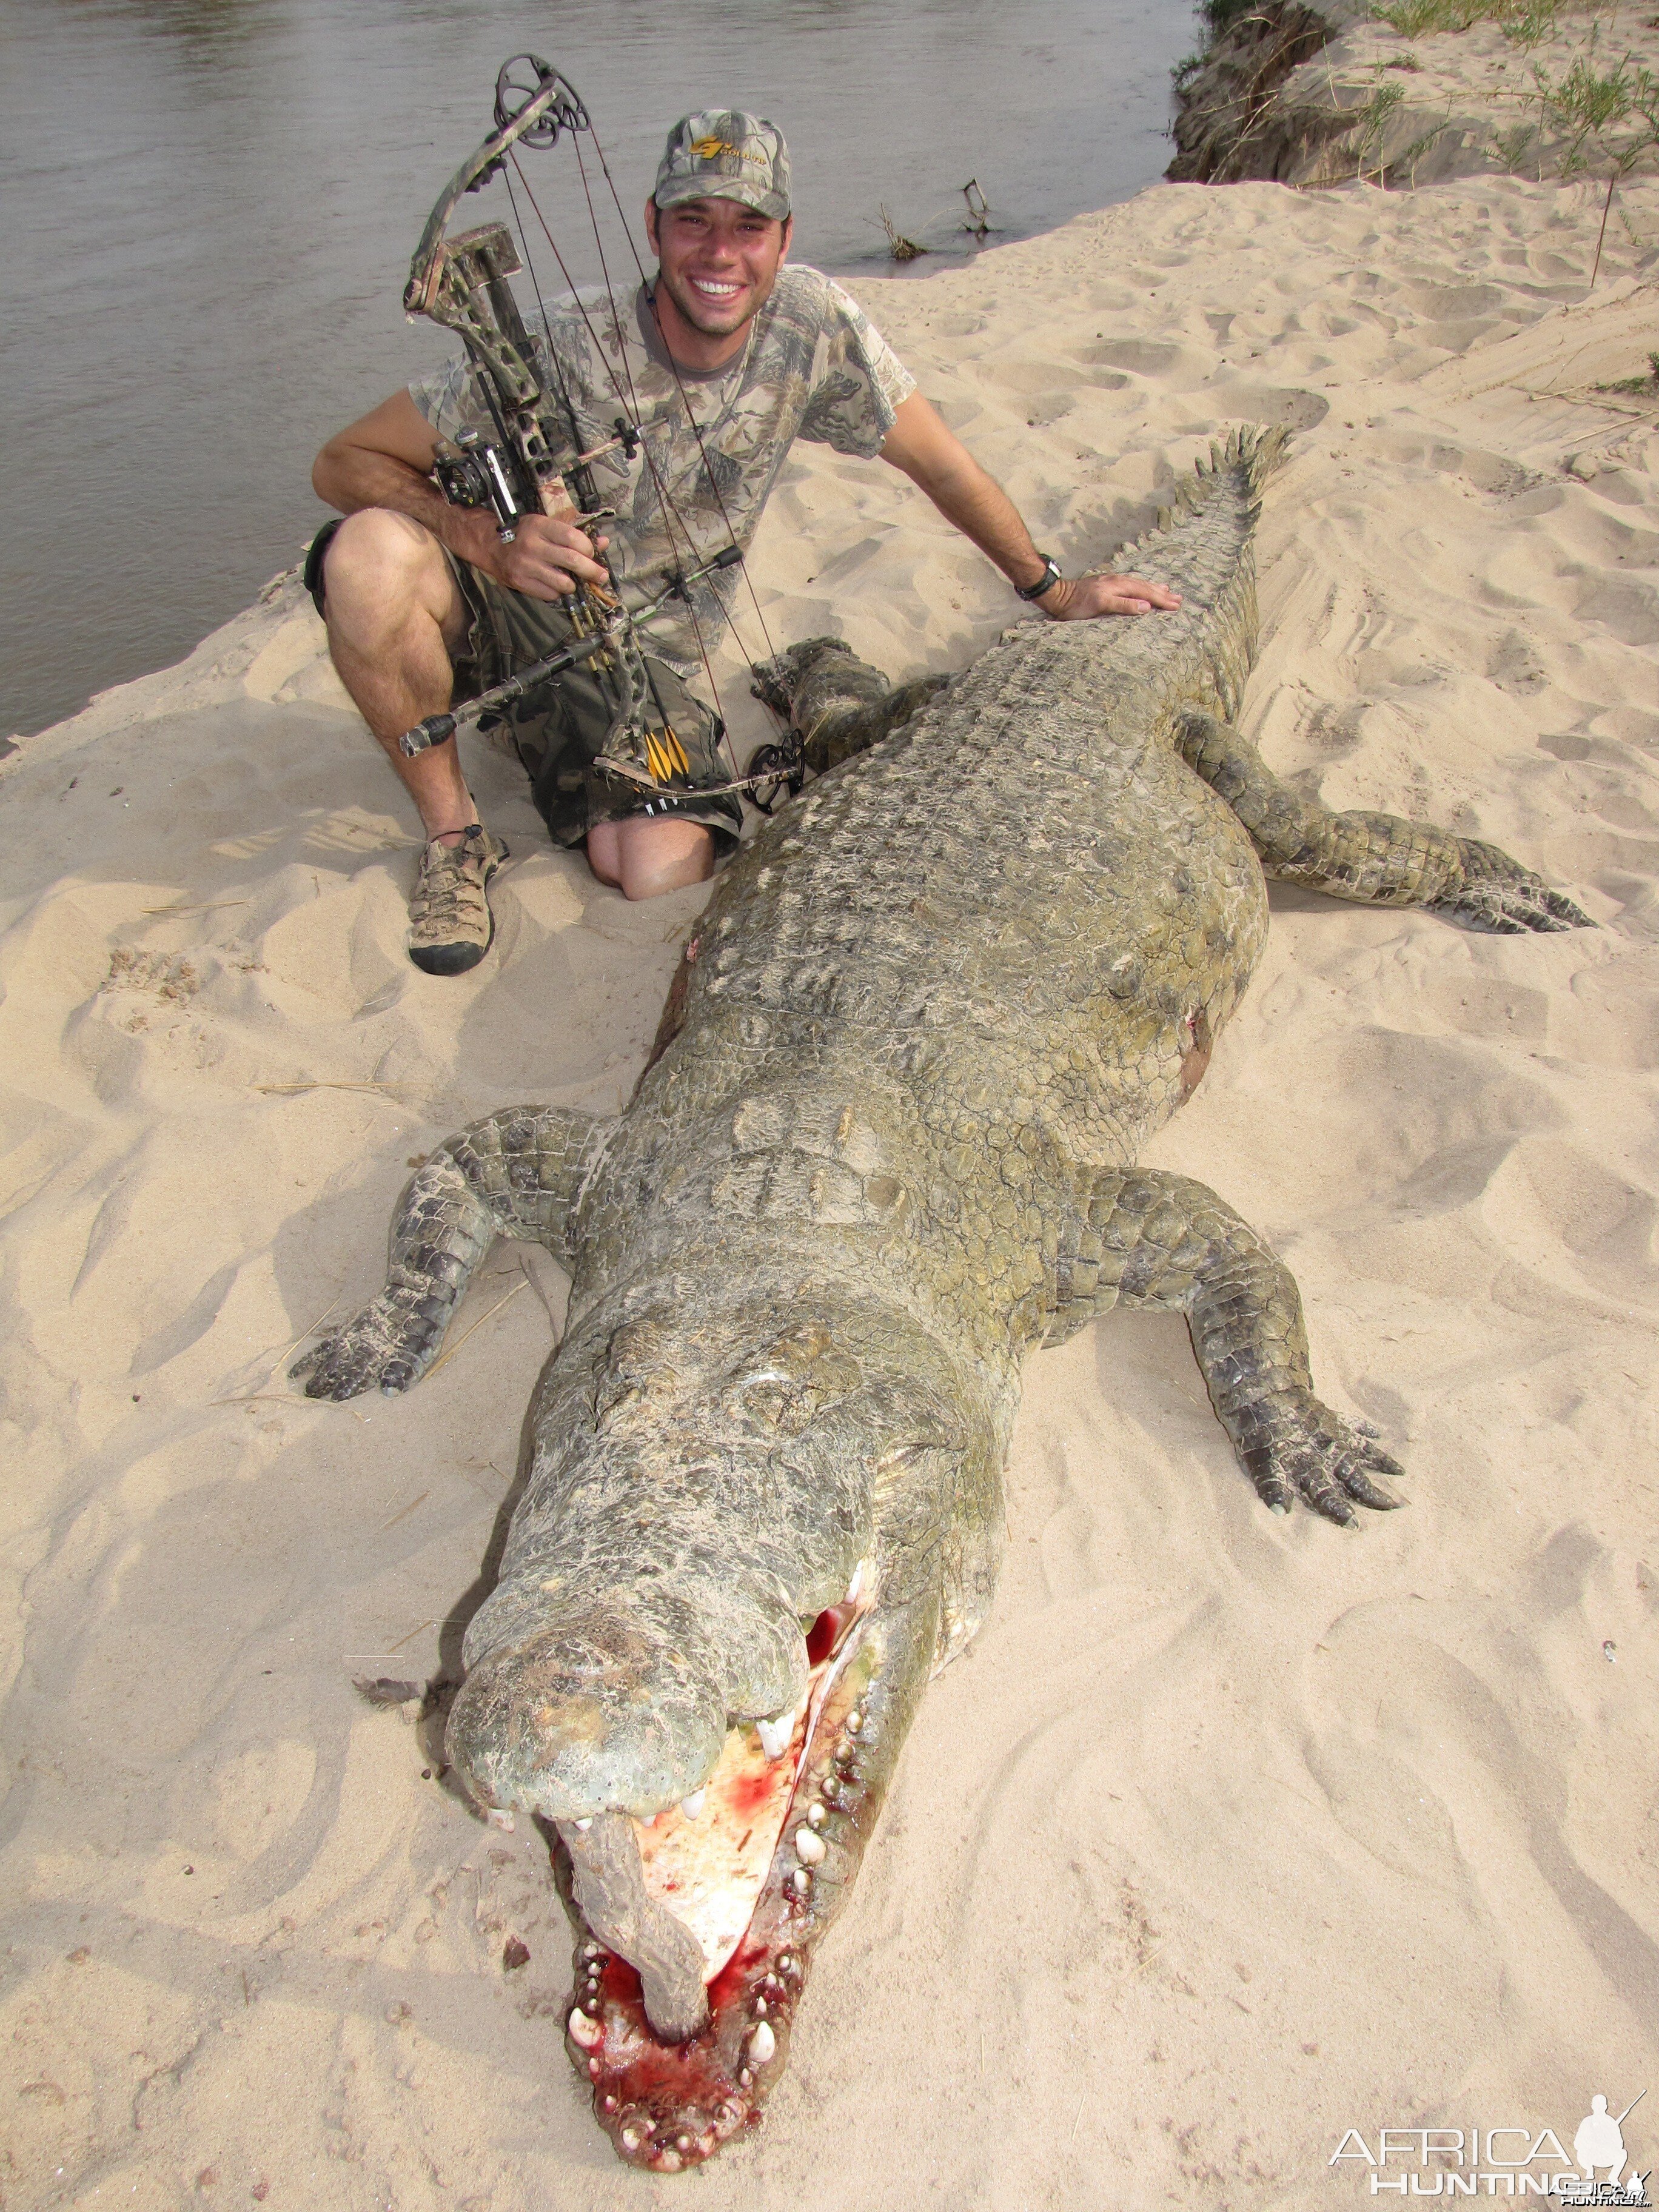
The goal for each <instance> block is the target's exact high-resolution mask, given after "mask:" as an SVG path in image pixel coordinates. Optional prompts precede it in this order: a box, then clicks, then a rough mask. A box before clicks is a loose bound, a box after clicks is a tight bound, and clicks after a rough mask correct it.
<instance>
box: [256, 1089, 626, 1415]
mask: <svg viewBox="0 0 1659 2212" xmlns="http://www.w3.org/2000/svg"><path fill="white" fill-rule="evenodd" d="M608 1126H609V1125H608V1124H607V1123H605V1122H603V1121H599V1120H598V1119H596V1117H595V1116H594V1115H592V1114H582V1113H579V1112H577V1111H576V1109H574V1107H569V1106H508V1107H504V1108H503V1109H501V1112H500V1113H498V1114H490V1115H486V1116H485V1117H484V1119H483V1121H474V1122H472V1123H471V1126H470V1127H467V1128H465V1129H463V1130H461V1131H460V1132H459V1133H458V1134H457V1135H455V1136H453V1137H450V1138H447V1139H446V1140H445V1141H444V1142H443V1143H442V1144H441V1145H440V1146H439V1147H438V1149H437V1151H436V1152H434V1154H433V1155H432V1157H431V1158H430V1159H429V1160H428V1161H427V1162H426V1164H425V1165H424V1166H423V1167H422V1168H419V1169H417V1170H416V1173H415V1175H414V1176H412V1177H411V1179H410V1182H409V1185H408V1187H407V1188H406V1189H405V1190H404V1194H403V1196H402V1198H400V1199H399V1200H398V1206H397V1211H396V1212H394V1213H393V1215H392V1240H391V1241H392V1249H391V1258H390V1261H389V1264H388V1266H387V1268H386V1288H385V1289H384V1290H383V1291H381V1292H380V1296H379V1297H377V1298H375V1299H374V1301H373V1302H372V1304H368V1305H367V1306H365V1307H364V1309H363V1310H362V1313H360V1314H359V1315H357V1316H356V1319H355V1320H352V1321H349V1322H347V1323H346V1325H345V1327H344V1328H342V1329H339V1330H337V1331H336V1332H335V1333H334V1334H331V1335H329V1336H325V1337H324V1338H323V1339H322V1340H320V1342H319V1343H317V1344H314V1345H313V1346H312V1348H311V1350H310V1351H309V1352H306V1353H305V1354H304V1355H303V1357H302V1358H299V1359H297V1360H295V1363H294V1365H293V1366H292V1367H291V1368H290V1369H289V1373H290V1375H292V1376H295V1377H296V1378H298V1377H299V1376H305V1377H306V1378H307V1379H306V1395H307V1397H308V1398H337V1399H338V1398H356V1397H357V1396H358V1395H360V1394H361V1393H362V1392H363V1391H365V1390H380V1391H381V1392H383V1393H384V1394H385V1395H386V1396H387V1397H392V1396H394V1395H396V1394H397V1393H398V1391H400V1390H407V1389H409V1387H410V1383H417V1382H419V1380H420V1378H421V1376H422V1375H424V1374H425V1372H426V1370H427V1369H428V1367H429V1366H430V1365H431V1364H432V1362H433V1359H434V1358H435V1356H436V1354H437V1350H438V1346H439V1345H440V1344H441V1342H442V1341H443V1334H444V1331H445V1329H447V1328H448V1326H449V1321H450V1316H451V1315H452V1314H453V1312H454V1310H455V1309H456V1307H457V1306H458V1305H459V1304H460V1299H461V1293H462V1291H465V1288H466V1286H467V1284H468V1282H469V1281H470V1280H471V1276H472V1273H473V1271H474V1270H475V1269H476V1268H477V1265H478V1262H479V1261H481V1260H482V1259H483V1256H484V1254H485V1253H486V1252H487V1251H488V1250H489V1248H490V1246H491V1245H492V1244H493V1243H495V1239H496V1237H531V1238H533V1239H534V1240H535V1242H536V1243H538V1244H544V1245H546V1247H547V1249H548V1250H549V1251H550V1252H551V1253H553V1254H554V1255H555V1256H556V1258H558V1259H561V1260H564V1261H569V1260H570V1259H571V1258H572V1257H573V1248H572V1241H571V1240H572V1237H573V1236H574V1221H575V1212H576V1203H577V1200H579V1199H580V1196H581V1193H582V1190H583V1188H584V1186H585V1185H586V1181H587V1178H588V1176H589V1175H590V1174H591V1173H592V1169H593V1166H594V1164H596V1162H597V1160H598V1158H599V1152H600V1150H601V1149H602V1146H603V1138H604V1132H605V1129H606V1128H607V1127H608Z"/></svg>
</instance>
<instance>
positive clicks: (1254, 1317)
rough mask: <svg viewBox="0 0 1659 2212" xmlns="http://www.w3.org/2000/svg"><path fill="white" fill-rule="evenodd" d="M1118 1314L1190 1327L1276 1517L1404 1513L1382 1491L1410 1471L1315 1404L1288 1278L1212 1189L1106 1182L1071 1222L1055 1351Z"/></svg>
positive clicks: (1168, 1179) (1156, 1181)
mask: <svg viewBox="0 0 1659 2212" xmlns="http://www.w3.org/2000/svg"><path fill="white" fill-rule="evenodd" d="M1115 1305H1125V1306H1138V1307H1140V1308H1142V1309H1143V1310H1148V1309H1150V1310H1155V1311H1163V1312H1169V1313H1183V1314H1185V1315H1186V1316H1187V1325H1188V1328H1189V1329H1190V1330H1191V1332H1192V1339H1193V1350H1194V1352H1196V1353H1197V1355H1198V1364H1199V1367H1200V1370H1201V1371H1202V1373H1203V1376H1204V1381H1205V1384H1206V1388H1207V1389H1208V1390H1209V1393H1210V1402H1211V1404H1212V1406H1213V1407H1215V1410H1216V1413H1217V1414H1218V1417H1219V1419H1220V1421H1221V1425H1222V1426H1223V1427H1224V1428H1225V1430H1226V1431H1227V1434H1228V1435H1229V1436H1230V1437H1231V1438H1232V1443H1233V1449H1234V1450H1235V1451H1236V1452H1237V1454H1238V1456H1239V1458H1240V1460H1241V1461H1242V1462H1243V1465H1244V1468H1245V1469H1246V1471H1247V1473H1248V1474H1249V1477H1250V1480H1251V1481H1252V1482H1254V1483H1255V1486H1256V1490H1257V1492H1258V1493H1259V1494H1260V1496H1261V1498H1262V1500H1263V1502H1264V1503H1265V1504H1267V1505H1269V1506H1271V1507H1272V1508H1273V1511H1274V1512H1275V1513H1288V1512H1289V1511H1290V1510H1291V1500H1292V1498H1301V1499H1302V1500H1303V1502H1304V1504H1307V1505H1310V1506H1311V1507H1312V1508H1313V1510H1315V1511H1316V1513H1322V1514H1323V1515H1324V1516H1326V1518H1327V1519H1328V1520H1331V1521H1340V1522H1352V1520H1353V1519H1354V1513H1353V1509H1352V1505H1351V1504H1349V1500H1350V1499H1353V1500H1355V1501H1357V1502H1358V1504H1361V1505H1368V1506H1370V1507H1371V1508H1372V1509H1373V1510H1375V1511H1378V1512H1381V1511H1383V1510H1385V1509H1386V1508H1388V1507H1389V1506H1394V1505H1398V1504H1401V1499H1399V1498H1395V1497H1394V1496H1392V1495H1391V1494H1390V1492H1388V1491H1387V1490H1385V1489H1384V1488H1383V1486H1382V1485H1381V1484H1380V1483H1379V1482H1377V1481H1376V1480H1375V1478H1376V1476H1377V1475H1379V1474H1384V1475H1387V1474H1400V1472H1401V1469H1400V1468H1399V1467H1398V1466H1396V1464H1395V1462H1394V1461H1393V1460H1392V1459H1390V1458H1389V1455H1388V1454H1387V1453H1386V1452H1385V1451H1383V1449H1381V1448H1380V1447H1379V1446H1378V1445H1376V1443H1372V1442H1371V1440H1370V1437H1366V1436H1363V1435H1361V1434H1360V1432H1359V1431H1358V1430H1357V1429H1355V1428H1353V1427H1352V1426H1351V1425H1349V1424H1348V1423H1347V1422H1346V1421H1345V1420H1344V1419H1342V1417H1341V1415H1340V1414H1339V1413H1333V1412H1332V1411H1331V1409H1330V1407H1328V1406H1325V1405H1322V1404H1321V1402H1320V1401H1319V1400H1318V1399H1317V1398H1316V1396H1315V1395H1314V1391H1313V1376H1312V1372H1311V1370H1310V1365H1309V1361H1308V1334H1307V1330H1306V1329H1305V1328H1304V1325H1303V1320H1302V1300H1301V1297H1300V1296H1299V1295H1298V1293H1297V1287H1296V1281H1295V1278H1294V1277H1293V1276H1292V1275H1291V1271H1290V1269H1289V1268H1288V1267H1285V1264H1284V1262H1283V1261H1281V1260H1279V1258H1278V1257H1277V1256H1276V1255H1274V1253H1273V1251H1272V1249H1270V1248H1269V1246H1268V1245H1267V1243H1266V1242H1265V1241H1264V1239H1263V1238H1261V1237H1259V1236H1258V1235H1257V1234H1256V1232H1255V1230H1254V1229H1252V1228H1251V1227H1250V1226H1249V1224H1248V1222H1245V1221H1243V1220H1242V1219H1241V1218H1239V1216H1238V1215H1237V1213H1235V1212H1233V1210H1232V1208H1231V1206H1228V1205H1225V1203H1224V1202H1223V1201H1222V1200H1220V1199H1218V1197H1217V1196H1216V1194H1215V1193H1214V1192H1213V1191H1212V1190H1208V1189H1206V1188H1205V1186H1204V1185H1203V1184H1202V1183H1201V1182H1194V1181H1193V1180H1192V1179H1191V1178H1190V1177H1189V1176H1177V1175H1165V1174H1161V1173H1159V1172H1158V1171H1157V1170H1154V1169H1150V1168H1132V1169H1129V1170H1124V1171H1118V1170H1107V1171H1105V1172H1103V1173H1102V1174H1101V1175H1100V1176H1098V1177H1097V1180H1096V1181H1095V1182H1094V1184H1093V1186H1092V1188H1091V1189H1090V1190H1089V1191H1088V1193H1087V1194H1086V1199H1085V1200H1084V1201H1083V1202H1082V1203H1079V1204H1078V1205H1076V1206H1074V1207H1073V1208H1072V1209H1070V1210H1069V1211H1068V1213H1067V1217H1066V1221H1065V1222H1064V1224H1063V1225H1062V1227H1061V1231H1060V1255H1059V1259H1058V1262H1057V1266H1056V1280H1055V1297H1054V1314H1053V1318H1052V1319H1051V1320H1050V1322H1049V1323H1048V1328H1047V1329H1046V1330H1045V1332H1044V1338H1043V1340H1044V1342H1045V1343H1048V1344H1057V1343H1062V1342H1063V1341H1064V1340H1066V1338H1067V1337H1068V1336H1071V1335H1073V1334H1074V1333H1075V1332H1076V1331H1077V1330H1078V1329H1079V1328H1081V1327H1082V1326H1083V1324H1084V1323H1085V1322H1087V1321H1092V1320H1093V1319H1094V1317H1095V1316H1096V1315H1097V1314H1103V1313H1105V1312H1107V1311H1108V1310H1109V1309H1110V1308H1111V1307H1113V1306H1115Z"/></svg>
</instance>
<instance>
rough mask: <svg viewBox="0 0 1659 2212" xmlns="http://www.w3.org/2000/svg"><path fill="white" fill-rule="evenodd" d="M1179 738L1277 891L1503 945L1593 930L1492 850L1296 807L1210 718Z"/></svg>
mask: <svg viewBox="0 0 1659 2212" xmlns="http://www.w3.org/2000/svg"><path fill="white" fill-rule="evenodd" d="M1175 736H1176V750H1178V751H1179V753H1180V754H1181V757H1182V759H1183V760H1184V761H1185V762H1186V763H1187V764H1188V767H1189V768H1191V769H1194V770H1195V771H1196V773H1197V774H1198V775H1201V776H1202V777H1203V779H1204V781H1205V782H1206V783H1207V784H1208V785H1209V786H1210V788H1211V789H1212V791H1213V792H1215V793H1217V795H1218V797H1220V798H1222V799H1225V800H1226V802H1227V804H1228V805H1229V806H1231V808H1232V810H1233V812H1234V813H1235V814H1237V817H1238V818H1239V820H1240V821H1241V822H1242V823H1243V824H1244V827H1245V828H1246V829H1248V830H1249V833H1250V841H1251V842H1252V843H1253V844H1254V845H1255V849H1256V851H1257V853H1258V854H1260V855H1261V865H1262V866H1263V867H1264V868H1265V869H1266V871H1267V873H1268V874H1269V875H1270V876H1276V877H1277V878H1279V881H1280V882H1281V883H1286V884H1302V885H1303V886H1304V888H1305V889H1306V890H1315V891H1325V892H1327V893H1328V894H1329V896H1331V897H1332V898H1341V899H1352V900H1355V901H1356V902H1358V903H1359V904H1361V905H1364V906H1423V907H1428V908H1431V909H1432V910H1433V911H1434V912H1435V913H1437V914H1445V915H1451V916H1452V918H1453V919H1454V920H1455V921H1465V922H1468V923H1469V924H1470V925H1471V926H1472V927H1474V928H1476V929H1490V930H1496V931H1498V932H1500V933H1503V934H1504V935H1508V936H1519V935H1520V934H1521V933H1522V932H1524V931H1526V930H1529V929H1535V930H1556V929H1588V928H1589V927H1591V926H1592V925H1591V922H1590V919H1589V915H1587V914H1582V913H1581V912H1580V911H1579V909H1578V908H1577V907H1576V906H1575V905H1574V904H1573V902H1572V901H1571V899H1570V898H1568V897H1566V896H1565V894H1564V893H1562V892H1560V891H1558V890H1552V889H1551V888H1550V886H1549V885H1548V884H1547V883H1546V882H1545V881H1544V880H1543V878H1542V877H1541V876H1535V875H1534V874H1533V872H1532V871H1531V869H1530V868H1523V867H1522V866H1521V864H1520V862H1519V861H1518V860H1511V859H1510V856H1509V854H1507V853H1504V852H1500V851H1499V850H1498V847H1497V846H1496V845H1482V844H1479V843H1477V842H1476V841H1475V840H1474V838H1472V837H1455V836H1453V835H1452V833H1451V831H1450V830H1449V829H1436V828H1435V827H1434V825H1433V824H1432V823H1425V822H1407V821H1405V820H1404V819H1402V817H1401V816H1399V815H1397V814H1366V813H1361V812H1358V811H1355V812H1349V813H1346V814H1337V813H1334V812H1333V811H1332V810H1331V809H1330V808H1329V807H1328V806H1322V805H1320V804H1319V802H1318V801H1317V800H1316V799H1298V798H1297V795H1296V793H1294V792H1293V791H1291V789H1290V787H1289V786H1288V785H1286V784H1284V783H1281V782H1280V781H1279V778H1278V777H1277V776H1276V775H1274V774H1273V770H1272V769H1270V768H1269V767H1268V766H1267V763H1265V762H1264V761H1263V759H1262V757H1261V754H1260V753H1259V752H1257V750H1256V749H1255V746H1254V745H1253V744H1250V743H1249V739H1248V738H1242V737H1240V735H1239V733H1238V732H1237V730H1235V729H1233V728H1232V727H1231V726H1230V725H1229V724H1227V723H1225V722H1218V721H1217V720H1215V718H1214V717H1213V715H1210V714H1195V713H1188V714H1182V716H1181V718H1180V720H1178V722H1177V723H1176V733H1175Z"/></svg>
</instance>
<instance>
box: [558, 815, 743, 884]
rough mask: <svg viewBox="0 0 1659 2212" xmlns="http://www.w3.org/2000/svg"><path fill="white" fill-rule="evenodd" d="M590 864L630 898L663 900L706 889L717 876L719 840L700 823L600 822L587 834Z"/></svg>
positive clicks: (635, 817) (635, 818)
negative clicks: (668, 894)
mask: <svg viewBox="0 0 1659 2212" xmlns="http://www.w3.org/2000/svg"><path fill="white" fill-rule="evenodd" d="M587 865H588V866H589V867H590V868H592V871H593V872H594V874H595V875H596V876H597V877H598V878H599V881H600V882H601V883H602V884H616V885H617V888H618V889H619V890H621V892H622V895H623V897H624V898H630V899H648V898H660V897H661V896H662V894H663V893H664V892H665V891H677V890H680V889H682V887H683V886H684V885H685V884H706V883H707V882H708V878H709V877H710V876H712V875H713V874H714V836H713V835H712V834H711V832H710V831H708V830H707V829H704V828H703V826H702V823H699V822H676V821H675V820H674V819H673V818H672V817H668V818H667V819H665V820H664V819H657V820H652V819H648V818H647V817H646V816H644V815H642V814H629V815H626V816H624V817H623V819H622V820H621V821H620V822H599V823H595V824H594V826H593V827H592V829H590V830H589V831H588V833H587Z"/></svg>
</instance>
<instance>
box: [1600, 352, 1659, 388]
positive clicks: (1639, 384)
mask: <svg viewBox="0 0 1659 2212" xmlns="http://www.w3.org/2000/svg"><path fill="white" fill-rule="evenodd" d="M1595 389H1596V390H1597V391H1598V392H1628V393H1629V394H1630V396H1631V398H1632V399H1652V398H1655V397H1656V396H1659V353H1650V355H1649V356H1648V373H1647V374H1646V375H1645V376H1626V377H1621V378H1620V380H1619V382H1618V383H1617V384H1598V385H1597V386H1595Z"/></svg>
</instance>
